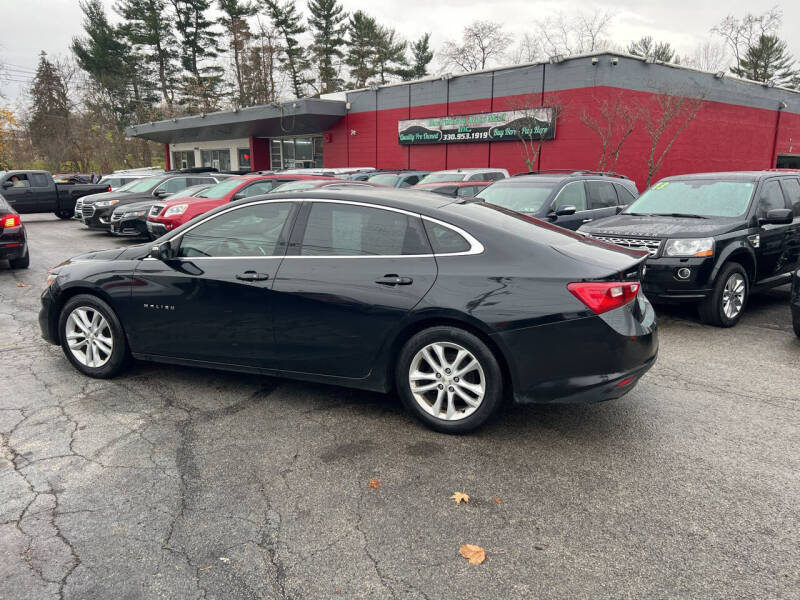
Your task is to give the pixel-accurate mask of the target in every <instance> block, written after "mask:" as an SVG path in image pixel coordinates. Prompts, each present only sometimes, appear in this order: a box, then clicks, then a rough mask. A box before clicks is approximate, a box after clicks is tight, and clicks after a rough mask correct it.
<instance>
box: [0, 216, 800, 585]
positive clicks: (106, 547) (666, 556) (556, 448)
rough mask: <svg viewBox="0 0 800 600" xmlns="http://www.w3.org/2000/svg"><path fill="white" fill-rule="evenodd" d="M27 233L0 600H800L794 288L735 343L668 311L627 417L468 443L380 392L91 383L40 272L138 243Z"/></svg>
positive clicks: (50, 226)
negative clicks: (62, 331) (45, 294)
mask: <svg viewBox="0 0 800 600" xmlns="http://www.w3.org/2000/svg"><path fill="white" fill-rule="evenodd" d="M23 220H24V221H25V223H26V226H27V227H28V233H29V237H30V244H31V258H32V261H31V268H30V269H28V270H26V271H10V270H8V269H7V268H6V263H1V262H0V373H2V374H3V384H2V386H0V441H1V442H2V447H1V448H0V599H2V600H12V599H13V600H23V599H28V598H31V599H34V598H35V599H39V598H43V599H44V598H64V599H81V600H89V599H108V598H170V599H182V598H192V599H193V598H209V599H210V598H220V599H222V598H224V599H239V598H242V599H245V598H247V599H250V598H270V599H271V598H281V599H295V600H299V599H305V598H308V599H321V598H334V599H335V598H375V599H385V598H398V599H443V598H460V597H465V598H467V597H469V598H502V599H514V598H520V599H521V598H567V597H568V598H592V599H596V598H644V597H674V598H721V597H725V598H798V597H799V596H800V594H798V590H799V589H800V503H799V502H798V498H800V411H799V410H798V409H799V408H800V386H798V384H797V375H798V372H800V371H798V369H799V368H800V340H798V339H797V338H796V337H795V336H794V334H793V333H792V331H791V323H790V316H789V308H788V290H787V289H786V288H779V289H777V290H773V291H771V292H769V293H766V294H762V295H758V296H755V297H754V298H753V301H752V304H751V307H750V309H749V311H748V312H747V313H746V315H745V316H744V318H743V321H742V323H741V324H740V325H739V326H738V327H736V328H734V329H729V330H723V329H714V328H709V327H705V326H703V325H701V324H700V323H699V322H698V321H697V319H696V318H695V317H694V314H693V312H692V311H691V310H689V309H670V310H665V311H659V316H660V324H661V353H660V357H659V360H658V363H657V364H656V366H655V367H654V368H653V370H652V371H651V372H650V373H649V374H648V375H647V376H646V377H645V378H644V379H643V380H642V382H641V383H640V384H639V386H638V387H637V388H636V389H635V390H634V391H633V392H631V393H630V394H629V395H628V396H626V397H624V398H622V399H620V400H617V401H612V402H608V403H603V404H596V405H589V406H555V407H509V408H508V409H507V410H505V411H504V412H503V414H502V415H500V416H499V418H496V419H495V420H493V421H492V422H490V423H489V424H488V426H486V427H484V428H483V429H482V430H481V431H479V432H478V433H476V434H474V435H470V436H463V437H453V436H445V435H441V434H437V433H434V432H432V431H429V430H427V429H425V428H423V427H422V426H421V425H419V424H417V422H416V421H414V420H412V419H411V418H410V417H409V416H408V415H406V414H405V413H404V412H403V410H402V408H401V407H400V405H399V402H398V401H397V400H396V399H394V398H393V397H391V396H388V397H387V396H382V395H380V394H372V393H367V392H361V391H353V390H346V389H339V388H334V387H327V386H322V385H313V384H308V383H300V382H293V381H288V380H281V379H273V378H266V377H256V376H248V375H241V374H235V373H224V372H216V371H206V370H200V369H193V368H185V367H174V366H165V365H156V364H147V363H135V364H133V365H132V366H131V367H130V368H129V369H128V370H127V371H126V372H125V373H124V375H123V376H121V377H119V378H117V379H114V380H112V381H99V380H92V379H88V378H86V377H83V376H82V375H80V374H79V373H78V372H77V371H75V370H74V369H73V368H72V367H71V366H70V365H69V363H68V362H67V361H66V359H65V358H64V357H63V355H62V353H61V349H60V348H57V347H54V346H50V345H48V344H47V343H45V342H44V341H43V340H42V339H41V338H40V334H39V328H38V322H37V313H38V310H39V299H38V298H39V293H40V292H41V289H42V286H43V284H44V279H45V274H46V270H47V268H48V267H49V266H52V265H55V264H57V263H58V262H60V261H61V260H62V259H64V258H66V257H69V256H71V255H75V254H78V253H80V252H84V251H87V250H91V249H100V248H104V247H111V246H116V245H120V244H128V243H131V242H128V241H126V240H117V239H113V238H110V237H108V236H106V235H104V234H101V233H96V232H89V231H87V230H85V229H84V228H83V227H82V226H80V224H78V223H76V222H74V221H72V222H62V221H59V220H57V219H56V218H55V217H53V216H50V215H24V216H23ZM18 283H24V284H25V286H24V287H19V286H18ZM371 478H377V479H379V480H380V488H379V489H377V490H375V489H371V488H369V487H368V483H369V480H370V479H371ZM454 491H463V492H466V493H467V494H469V495H470V501H469V503H468V504H461V505H458V506H456V504H455V503H454V502H453V500H451V499H450V496H451V494H452V493H453V492H454ZM495 498H498V499H500V502H497V501H495V500H494V499H495ZM464 543H471V544H478V545H480V546H483V547H484V548H485V549H486V551H487V556H488V558H487V560H486V562H485V563H484V564H482V565H480V566H472V565H469V564H468V563H467V561H466V560H465V559H463V558H462V557H460V556H459V554H458V549H459V546H460V545H461V544H464Z"/></svg>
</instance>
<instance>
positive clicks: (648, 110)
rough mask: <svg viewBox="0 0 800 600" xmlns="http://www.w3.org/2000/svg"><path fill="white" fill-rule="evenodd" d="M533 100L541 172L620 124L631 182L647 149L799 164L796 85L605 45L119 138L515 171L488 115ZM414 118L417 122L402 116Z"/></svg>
mask: <svg viewBox="0 0 800 600" xmlns="http://www.w3.org/2000/svg"><path fill="white" fill-rule="evenodd" d="M535 107H550V108H553V109H554V111H555V113H556V115H555V118H554V123H552V122H551V123H545V124H544V125H550V126H551V127H553V129H554V130H551V131H550V132H549V134H548V135H545V137H551V136H552V139H544V140H542V141H541V144H539V143H538V142H537V143H534V144H533V145H532V147H530V148H529V150H531V149H532V150H533V151H534V152H535V151H537V149H538V155H537V156H536V157H535V160H534V161H533V163H534V166H535V167H536V168H537V169H559V168H567V169H572V168H575V169H597V168H598V166H599V161H600V158H601V155H602V154H603V147H604V141H605V146H606V147H607V148H612V149H613V148H614V147H616V145H617V144H618V143H619V141H620V139H622V137H623V135H624V134H625V132H626V131H627V129H629V128H630V133H629V134H627V135H625V139H624V142H623V143H622V145H621V147H620V150H619V152H618V153H616V163H615V164H614V165H613V170H614V171H617V172H619V173H623V174H625V175H627V176H628V177H630V178H632V179H633V180H634V181H636V183H637V185H638V186H639V187H640V188H644V187H645V182H646V181H647V176H648V170H649V167H648V165H649V161H650V156H651V150H652V149H653V147H655V150H654V152H653V160H654V161H655V162H657V161H658V160H659V158H660V157H661V155H662V153H664V151H665V150H667V151H666V153H664V156H663V160H662V162H661V164H660V166H659V168H658V169H657V171H656V173H655V178H661V177H665V176H667V175H674V174H677V173H691V172H700V171H728V170H739V169H769V168H775V167H792V168H800V92H797V91H793V90H788V89H784V88H778V87H774V86H772V85H770V84H761V83H756V82H751V81H745V80H741V79H737V78H734V77H729V76H727V74H725V73H716V74H714V73H706V72H701V71H697V70H694V69H690V68H687V67H681V66H675V65H666V64H658V63H651V62H648V60H646V59H641V58H638V57H633V56H628V55H624V54H614V53H599V54H592V55H582V56H575V57H570V58H566V59H563V60H555V61H554V60H551V61H550V62H548V63H538V64H530V65H521V66H514V67H509V68H503V69H492V70H486V71H481V72H475V73H466V74H463V75H454V76H450V75H444V76H438V77H431V78H428V79H424V80H419V81H413V82H407V83H398V84H391V85H385V86H372V87H371V88H369V89H361V90H353V91H348V92H341V93H337V94H331V95H327V96H325V97H323V98H321V99H301V100H295V101H289V102H284V103H280V104H273V105H267V106H257V107H249V108H243V109H238V110H234V111H224V112H219V113H213V114H209V115H199V116H192V117H184V118H180V119H173V120H170V121H161V122H156V123H145V124H140V125H136V126H134V127H131V128H130V129H129V130H128V134H129V135H131V136H138V137H143V138H146V139H151V140H156V141H159V142H163V143H164V144H165V151H166V153H167V161H168V164H171V165H172V166H175V167H178V166H217V167H219V168H221V169H252V170H264V169H278V168H290V167H291V168H295V167H312V166H325V167H367V166H369V167H376V168H393V169H401V168H408V169H426V170H439V169H446V168H448V169H451V168H458V167H486V166H488V167H503V168H506V169H508V170H509V171H511V172H512V173H515V172H520V171H527V170H529V169H528V166H527V163H526V160H525V155H524V152H523V150H524V149H523V144H522V142H521V141H520V140H519V137H518V136H514V135H509V136H506V137H504V138H498V137H497V135H495V134H496V133H497V131H498V129H497V124H500V125H503V124H504V123H505V122H506V121H508V120H513V117H515V115H516V116H518V115H519V114H520V112H519V111H522V112H523V113H526V114H527V113H529V112H530V111H531V110H532V109H533V108H535ZM515 110H516V111H518V112H517V113H514V112H513V111H515ZM673 112H677V113H678V114H677V116H676V117H674V118H672V119H668V118H667V116H669V114H671V113H673ZM504 119H505V121H504ZM409 120H416V121H417V122H416V123H412V124H409V123H403V121H409ZM631 123H632V125H631ZM590 124H593V125H594V126H590ZM412 125H413V126H414V127H416V129H415V131H417V132H419V131H422V130H423V129H425V128H427V129H428V131H426V132H424V133H423V134H422V135H421V136H419V135H418V136H417V138H416V139H417V140H421V141H420V142H419V143H417V141H415V140H414V139H411V138H410V137H409V135H406V136H405V139H404V140H403V141H401V139H400V135H399V134H400V131H401V129H402V130H404V131H411V129H408V127H410V126H412ZM421 128H422V129H421ZM598 128H599V129H600V130H601V131H606V132H610V133H606V134H603V135H601V134H598V132H597V131H596V130H597V129H598ZM543 129H544V128H543ZM659 129H661V130H663V131H662V132H661V135H660V137H659V138H658V142H657V143H655V145H654V142H653V140H654V138H655V137H656V134H657V132H658V130H659ZM439 130H446V131H444V132H442V133H440V132H439ZM509 130H511V129H509V128H506V131H509ZM678 130H680V132H679V134H678V135H677V137H675V139H674V142H672V143H671V145H670V142H671V141H672V140H673V137H674V134H675V133H676V132H677V131H678ZM487 131H488V132H489V133H484V132H487ZM500 132H501V133H502V129H501V130H500ZM448 137H450V138H452V139H451V140H449V141H448V139H447V138H448ZM465 137H466V138H468V139H474V141H468V142H463V141H462V140H463V139H464V138H465ZM604 138H605V140H604ZM668 146H669V147H668ZM539 147H540V149H539ZM613 161H614V153H613V152H612V157H611V160H610V162H609V164H610V163H613Z"/></svg>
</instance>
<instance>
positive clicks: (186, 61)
mask: <svg viewBox="0 0 800 600" xmlns="http://www.w3.org/2000/svg"><path fill="white" fill-rule="evenodd" d="M170 1H171V3H172V7H173V9H174V11H175V20H176V22H175V29H176V30H177V32H178V39H179V42H180V46H181V59H180V63H181V67H183V70H184V77H183V96H184V98H183V99H184V103H185V104H186V109H187V110H188V111H189V112H195V111H197V110H203V111H209V110H214V109H215V108H216V105H217V101H218V99H219V98H218V88H219V85H220V82H221V80H222V75H221V73H222V69H221V68H220V67H219V66H218V65H216V64H211V65H207V64H203V63H204V62H205V61H209V60H213V59H215V58H216V57H217V56H218V55H219V46H217V37H218V36H217V33H216V32H215V31H214V30H213V29H212V27H213V25H214V23H213V22H212V21H210V20H209V18H208V16H207V14H206V13H207V11H208V9H209V8H210V5H211V0H170Z"/></svg>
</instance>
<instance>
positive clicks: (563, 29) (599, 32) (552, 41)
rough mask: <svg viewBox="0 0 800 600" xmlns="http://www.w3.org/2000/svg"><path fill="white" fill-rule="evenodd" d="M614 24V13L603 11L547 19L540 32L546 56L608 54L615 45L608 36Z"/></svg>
mask: <svg viewBox="0 0 800 600" xmlns="http://www.w3.org/2000/svg"><path fill="white" fill-rule="evenodd" d="M613 20H614V16H613V15H612V14H611V12H608V11H600V10H597V11H595V12H593V13H578V14H576V15H571V16H567V15H565V14H564V13H558V15H557V16H556V17H554V18H548V19H545V20H544V22H543V23H542V27H541V28H540V31H541V34H542V39H543V44H542V46H543V50H544V53H545V54H547V56H556V55H570V54H583V53H585V52H596V51H598V50H607V49H609V48H610V47H611V45H612V44H611V41H610V39H609V37H608V35H609V30H610V28H611V24H612V22H613Z"/></svg>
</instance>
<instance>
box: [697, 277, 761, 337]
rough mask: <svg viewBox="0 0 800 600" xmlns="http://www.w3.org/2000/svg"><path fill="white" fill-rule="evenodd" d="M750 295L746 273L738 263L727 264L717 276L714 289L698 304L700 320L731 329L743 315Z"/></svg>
mask: <svg viewBox="0 0 800 600" xmlns="http://www.w3.org/2000/svg"><path fill="white" fill-rule="evenodd" d="M749 294H750V282H749V280H748V278H747V272H746V271H745V270H744V267H742V265H740V264H739V263H734V262H732V263H728V264H727V265H725V266H724V267H723V268H722V270H721V271H720V273H719V275H717V280H716V282H715V283H714V289H713V290H712V292H711V293H710V294H709V295H708V297H706V298H705V300H703V301H702V302H701V304H700V311H699V312H700V318H701V319H702V321H703V322H704V323H706V324H708V325H714V326H715V327H733V326H734V325H736V324H737V323H738V322H739V319H741V317H742V314H743V313H744V309H745V306H747V300H748V298H749Z"/></svg>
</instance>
